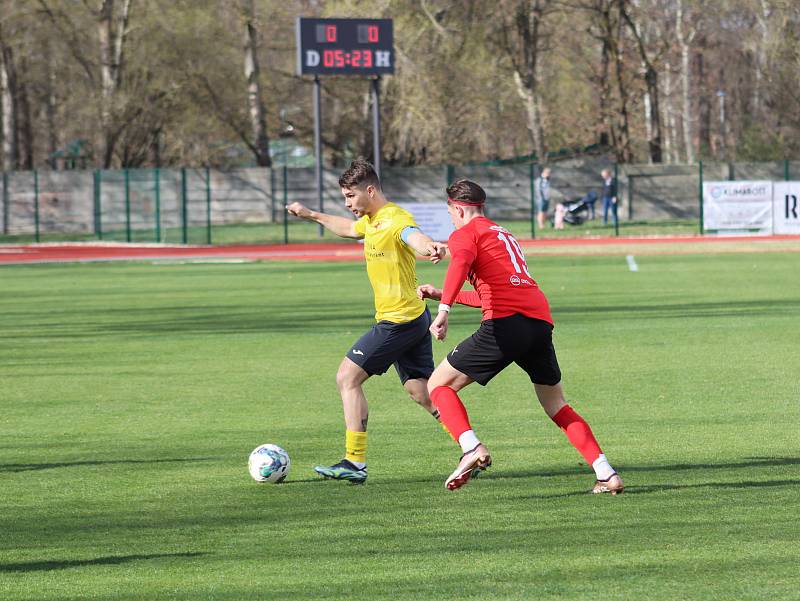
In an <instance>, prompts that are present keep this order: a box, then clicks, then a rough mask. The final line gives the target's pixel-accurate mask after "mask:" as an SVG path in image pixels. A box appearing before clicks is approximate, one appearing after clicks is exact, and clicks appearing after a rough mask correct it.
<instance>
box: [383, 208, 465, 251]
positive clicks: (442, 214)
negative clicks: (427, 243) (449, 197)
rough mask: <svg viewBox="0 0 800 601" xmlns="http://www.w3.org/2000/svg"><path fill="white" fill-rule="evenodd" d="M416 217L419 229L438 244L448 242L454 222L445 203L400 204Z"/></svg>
mask: <svg viewBox="0 0 800 601" xmlns="http://www.w3.org/2000/svg"><path fill="white" fill-rule="evenodd" d="M395 204H398V205H400V206H401V207H403V208H404V209H405V210H406V211H408V212H409V213H411V214H412V215H413V216H414V221H416V222H417V225H418V226H419V229H421V230H422V232H423V233H425V234H428V236H430V237H431V238H433V239H434V240H436V241H438V242H447V239H448V238H449V237H450V234H451V233H452V232H453V222H452V221H450V215H449V214H448V213H447V204H446V203H444V202H398V203H395Z"/></svg>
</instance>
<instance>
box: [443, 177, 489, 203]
mask: <svg viewBox="0 0 800 601" xmlns="http://www.w3.org/2000/svg"><path fill="white" fill-rule="evenodd" d="M447 198H450V199H453V200H463V201H464V202H469V203H473V204H476V205H477V204H481V205H482V204H483V203H484V202H486V192H484V191H483V188H481V187H480V186H479V185H478V184H476V183H475V182H471V181H470V180H468V179H460V180H458V181H457V182H454V183H452V184H450V186H448V188H447Z"/></svg>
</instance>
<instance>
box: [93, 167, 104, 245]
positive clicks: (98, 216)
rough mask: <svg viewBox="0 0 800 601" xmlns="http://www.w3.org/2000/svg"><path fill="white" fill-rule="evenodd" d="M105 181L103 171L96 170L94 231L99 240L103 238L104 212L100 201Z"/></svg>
mask: <svg viewBox="0 0 800 601" xmlns="http://www.w3.org/2000/svg"><path fill="white" fill-rule="evenodd" d="M102 183H103V171H102V170H101V169H95V170H94V233H95V236H97V239H98V240H102V239H103V212H102V205H101V202H100V198H101V196H100V195H101V193H102V188H101V186H102Z"/></svg>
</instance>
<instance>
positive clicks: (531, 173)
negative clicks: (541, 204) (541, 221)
mask: <svg viewBox="0 0 800 601" xmlns="http://www.w3.org/2000/svg"><path fill="white" fill-rule="evenodd" d="M528 180H529V183H530V189H531V238H533V239H536V163H529V164H528Z"/></svg>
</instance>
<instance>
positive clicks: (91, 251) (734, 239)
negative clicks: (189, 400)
mask: <svg viewBox="0 0 800 601" xmlns="http://www.w3.org/2000/svg"><path fill="white" fill-rule="evenodd" d="M519 242H520V244H521V245H522V247H523V248H524V250H525V254H527V255H562V256H570V255H589V254H590V255H619V254H623V255H628V254H703V253H721V252H800V235H782V236H715V237H710V236H702V237H701V236H663V237H662V236H652V237H625V238H617V237H614V238H554V239H538V240H533V239H525V238H521V239H519ZM363 252H364V251H363V246H362V245H361V244H360V243H347V242H336V243H311V244H288V245H287V244H247V245H244V244H243V245H231V246H185V245H164V244H154V243H150V244H138V243H134V244H129V243H109V242H76V243H68V244H65V243H40V244H24V245H0V265H20V264H37V263H94V262H107V261H137V262H142V261H148V262H149V261H163V262H218V263H225V262H231V263H234V262H250V261H361V260H362V259H363Z"/></svg>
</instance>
